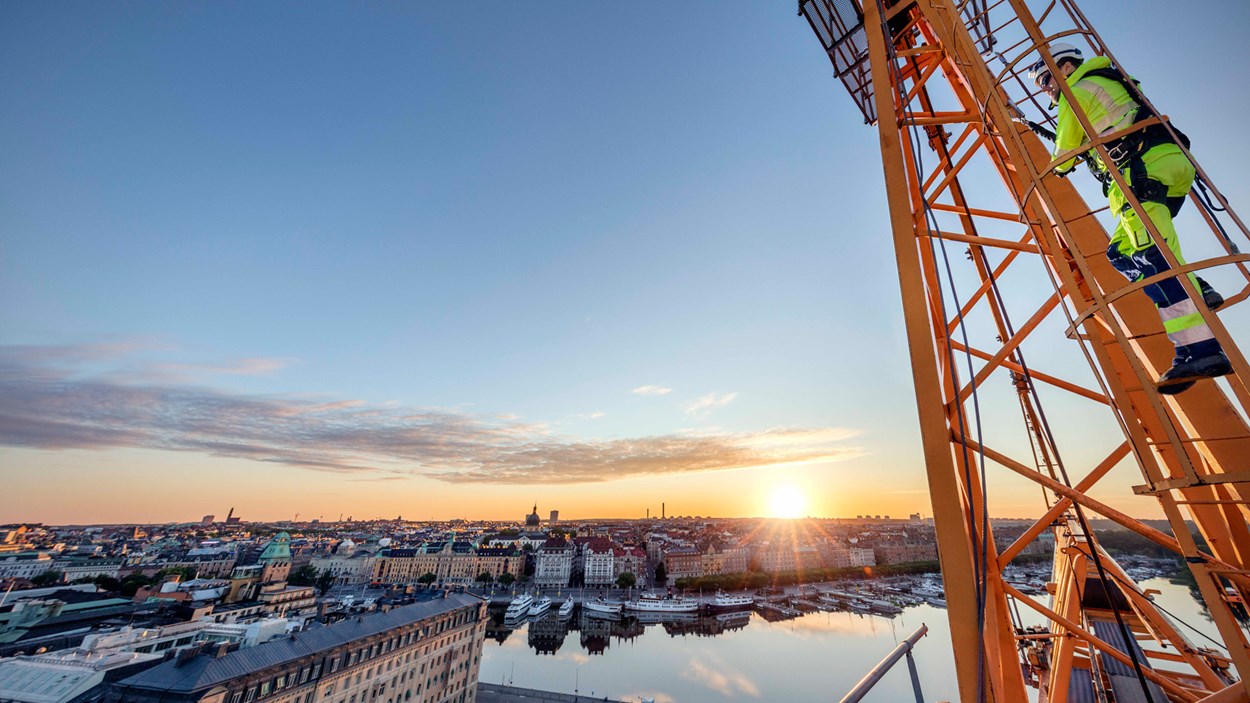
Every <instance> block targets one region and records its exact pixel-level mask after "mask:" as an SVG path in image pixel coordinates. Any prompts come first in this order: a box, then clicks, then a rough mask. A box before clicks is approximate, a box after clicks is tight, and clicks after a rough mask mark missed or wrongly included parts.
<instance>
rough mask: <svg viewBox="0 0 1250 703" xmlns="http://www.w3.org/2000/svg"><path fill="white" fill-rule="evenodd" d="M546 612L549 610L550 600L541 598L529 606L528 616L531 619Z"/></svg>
mask: <svg viewBox="0 0 1250 703" xmlns="http://www.w3.org/2000/svg"><path fill="white" fill-rule="evenodd" d="M548 610H551V598H550V597H549V596H543V597H542V598H539V599H538V600H536V601H534V602H533V603H531V604H530V609H529V614H530V616H531V617H532V616H535V615H542V614H543V613H545V612H547V611H548Z"/></svg>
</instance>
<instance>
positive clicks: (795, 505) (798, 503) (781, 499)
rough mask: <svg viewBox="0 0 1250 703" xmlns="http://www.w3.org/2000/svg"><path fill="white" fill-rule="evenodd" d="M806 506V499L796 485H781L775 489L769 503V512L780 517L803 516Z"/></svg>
mask: <svg viewBox="0 0 1250 703" xmlns="http://www.w3.org/2000/svg"><path fill="white" fill-rule="evenodd" d="M806 507H807V504H806V501H804V499H803V494H802V493H801V492H799V489H797V488H795V487H794V486H781V487H779V488H778V489H777V490H775V491H773V497H772V498H771V499H770V500H769V504H768V514H769V515H771V516H772V517H779V518H796V517H802V516H803V510H804V508H806Z"/></svg>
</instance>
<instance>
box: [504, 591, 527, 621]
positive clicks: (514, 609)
mask: <svg viewBox="0 0 1250 703" xmlns="http://www.w3.org/2000/svg"><path fill="white" fill-rule="evenodd" d="M533 602H534V596H531V595H530V594H528V593H522V594H520V595H518V596H517V597H516V598H513V599H512V602H511V603H509V604H508V609H507V610H506V611H504V614H503V616H504V619H506V620H515V619H517V618H523V617H525V616H526V614H527V613H529V610H530V605H531V604H532V603H533Z"/></svg>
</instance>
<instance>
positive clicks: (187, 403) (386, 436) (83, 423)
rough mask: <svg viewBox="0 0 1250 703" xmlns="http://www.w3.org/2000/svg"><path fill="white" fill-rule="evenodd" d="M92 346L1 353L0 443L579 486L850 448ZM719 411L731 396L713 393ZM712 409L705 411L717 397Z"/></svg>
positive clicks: (847, 453)
mask: <svg viewBox="0 0 1250 703" xmlns="http://www.w3.org/2000/svg"><path fill="white" fill-rule="evenodd" d="M124 353H125V352H124V351H108V352H101V351H100V350H98V349H91V348H45V349H43V350H41V351H40V352H39V353H33V352H32V350H31V348H28V347H0V444H3V445H7V446H17V447H34V448H41V449H104V448H116V447H133V448H147V449H162V450H171V451H189V452H198V453H204V454H209V455H215V456H223V457H233V458H244V459H251V460H254V461H259V462H268V463H277V464H287V465H292V466H299V467H305V468H309V469H315V470H321V471H334V472H344V473H354V474H360V473H362V472H365V473H378V472H383V473H385V474H386V478H384V479H382V480H396V479H395V478H392V477H395V476H425V477H429V478H432V479H435V480H439V481H444V482H448V483H475V482H478V483H485V482H490V483H515V484H532V483H553V484H554V483H589V482H601V481H610V480H614V479H619V478H629V477H638V476H647V475H662V474H676V473H684V472H692V471H718V470H728V469H741V468H749V467H759V466H773V465H779V464H791V463H804V462H816V461H839V460H844V459H849V458H853V457H856V456H860V455H862V454H863V451H862V450H861V449H860V448H858V447H855V446H852V445H849V444H848V443H847V440H849V439H851V438H852V437H854V436H855V434H856V433H855V432H854V431H851V430H845V429H838V428H774V429H767V430H761V431H757V432H745V433H744V432H739V433H731V432H722V431H717V432H703V433H698V434H695V433H688V432H676V433H672V434H667V435H655V436H647V437H635V438H626V439H620V438H613V439H599V438H586V437H571V436H561V435H559V434H557V433H554V432H553V431H552V430H551V428H550V427H548V426H547V425H545V424H542V423H534V422H528V423H527V422H521V421H518V420H516V419H513V416H511V415H474V414H470V413H468V412H464V411H462V410H455V409H451V410H449V409H430V408H412V407H404V406H400V405H397V404H394V403H389V402H388V403H365V402H363V401H360V400H353V399H333V398H308V397H274V396H257V395H246V394H241V393H236V392H230V391H225V390H221V389H214V388H207V387H203V386H192V385H186V384H180V383H171V382H159V381H155V380H150V379H149V380H146V381H141V380H138V379H134V378H123V377H118V376H115V375H111V374H108V373H105V372H101V371H99V370H98V369H99V368H100V365H99V364H98V362H99V361H101V357H102V356H103V357H107V356H109V355H110V354H112V355H124ZM718 398H720V399H722V400H721V401H720V402H719V405H723V404H724V403H727V402H729V401H731V400H732V399H733V394H727V395H726V396H718ZM717 404H718V403H712V404H711V405H713V406H714V405H717Z"/></svg>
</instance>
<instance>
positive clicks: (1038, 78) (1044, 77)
mask: <svg viewBox="0 0 1250 703" xmlns="http://www.w3.org/2000/svg"><path fill="white" fill-rule="evenodd" d="M1050 55H1051V56H1052V57H1053V58H1054V59H1055V64H1056V65H1058V64H1059V62H1061V61H1063V60H1064V59H1068V60H1070V61H1076V62H1077V63H1080V62H1081V60H1082V59H1081V50H1080V49H1078V48H1076V47H1075V46H1072V45H1071V44H1051V45H1050ZM1029 80H1031V81H1033V83H1034V84H1035V85H1036V86H1037V87H1038V88H1045V87H1046V84H1047V83H1049V82H1050V67H1049V66H1047V65H1046V62H1045V61H1042V60H1038V62H1037V63H1035V64H1033V65H1032V66H1030V67H1029Z"/></svg>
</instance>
